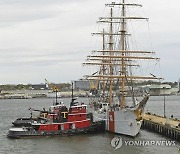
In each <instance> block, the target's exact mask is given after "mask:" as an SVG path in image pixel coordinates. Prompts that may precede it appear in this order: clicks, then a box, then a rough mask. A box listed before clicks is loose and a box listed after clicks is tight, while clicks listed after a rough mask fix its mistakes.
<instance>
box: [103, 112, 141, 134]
mask: <svg viewBox="0 0 180 154" xmlns="http://www.w3.org/2000/svg"><path fill="white" fill-rule="evenodd" d="M136 119H137V116H136V114H135V113H134V110H130V109H120V110H119V111H112V112H107V119H106V130H107V131H109V132H111V133H117V134H124V135H128V136H136V135H137V134H138V133H139V131H140V128H141V124H142V120H136Z"/></svg>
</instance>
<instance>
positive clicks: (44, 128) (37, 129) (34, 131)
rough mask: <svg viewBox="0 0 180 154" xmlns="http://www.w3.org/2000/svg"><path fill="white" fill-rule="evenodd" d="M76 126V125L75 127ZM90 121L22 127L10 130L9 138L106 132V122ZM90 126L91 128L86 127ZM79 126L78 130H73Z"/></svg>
mask: <svg viewBox="0 0 180 154" xmlns="http://www.w3.org/2000/svg"><path fill="white" fill-rule="evenodd" d="M73 124H75V125H73ZM89 124H90V121H89V120H87V121H83V122H76V123H69V122H68V123H60V124H57V123H52V124H43V125H42V124H35V125H32V126H31V127H20V128H11V129H9V133H8V137H9V138H23V137H32V136H58V135H59V136H63V135H76V134H87V133H102V132H104V131H105V121H98V122H94V123H92V124H90V125H89ZM86 125H89V126H86ZM75 126H77V127H76V128H73V127H75Z"/></svg>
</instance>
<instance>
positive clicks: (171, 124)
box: [142, 113, 180, 142]
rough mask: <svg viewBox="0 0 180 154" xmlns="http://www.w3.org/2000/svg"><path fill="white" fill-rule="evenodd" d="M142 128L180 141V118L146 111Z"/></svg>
mask: <svg viewBox="0 0 180 154" xmlns="http://www.w3.org/2000/svg"><path fill="white" fill-rule="evenodd" d="M142 128H143V129H147V130H149V131H151V132H154V133H157V134H161V135H162V136H165V137H169V138H171V139H173V140H176V141H179V142H180V120H178V119H173V118H165V117H162V116H159V115H156V114H151V113H146V114H145V115H144V116H143V124H142Z"/></svg>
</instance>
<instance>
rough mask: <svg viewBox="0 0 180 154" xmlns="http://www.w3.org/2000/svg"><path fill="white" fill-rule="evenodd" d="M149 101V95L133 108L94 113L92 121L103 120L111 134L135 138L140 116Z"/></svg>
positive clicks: (138, 128)
mask: <svg viewBox="0 0 180 154" xmlns="http://www.w3.org/2000/svg"><path fill="white" fill-rule="evenodd" d="M148 99H149V95H147V96H145V97H144V99H143V100H142V101H141V102H140V103H139V104H138V105H137V106H135V107H133V108H128V107H127V108H123V109H121V108H119V107H118V108H114V109H111V111H109V110H110V109H109V110H108V111H106V112H101V113H97V112H95V113H94V120H95V121H98V120H102V119H103V120H105V122H106V130H107V131H108V132H111V133H116V134H123V135H128V136H132V137H135V136H137V135H138V133H139V131H140V128H141V125H142V121H143V120H142V114H143V113H144V107H145V105H146V103H147V100H148Z"/></svg>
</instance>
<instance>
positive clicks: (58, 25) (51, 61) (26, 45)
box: [0, 0, 180, 84]
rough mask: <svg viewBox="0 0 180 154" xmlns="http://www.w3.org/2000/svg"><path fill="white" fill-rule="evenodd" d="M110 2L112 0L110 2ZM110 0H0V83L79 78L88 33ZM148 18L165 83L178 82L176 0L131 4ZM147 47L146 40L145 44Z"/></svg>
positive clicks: (88, 47) (89, 39) (178, 12)
mask: <svg viewBox="0 0 180 154" xmlns="http://www.w3.org/2000/svg"><path fill="white" fill-rule="evenodd" d="M114 1H115V0H114ZM108 2H111V1H110V0H0V72H1V73H0V74H1V75H0V84H20V83H22V84H29V83H31V84H32V83H33V84H38V83H44V79H45V78H46V79H47V80H48V81H50V82H54V83H61V82H71V81H72V80H78V79H80V78H82V76H83V75H84V72H83V67H82V63H83V62H84V61H85V59H86V56H87V55H89V54H90V51H91V50H92V46H91V45H92V39H93V38H92V36H91V33H92V32H95V31H97V26H96V21H97V20H98V18H99V17H100V16H103V13H104V9H105V5H104V4H106V3H108ZM135 2H138V3H140V4H142V5H143V12H144V14H143V15H145V16H146V17H148V18H150V20H149V27H150V28H149V29H150V36H151V43H152V47H153V50H154V51H155V52H156V54H157V57H160V58H161V60H160V72H162V73H161V74H162V77H163V78H164V79H165V80H164V81H173V82H174V81H177V80H178V79H179V78H180V69H179V66H180V54H179V52H180V28H179V27H180V9H179V6H180V1H179V0H173V1H171V2H170V1H169V0H159V1H157V0H151V1H149V0H135ZM146 43H149V42H146Z"/></svg>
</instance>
